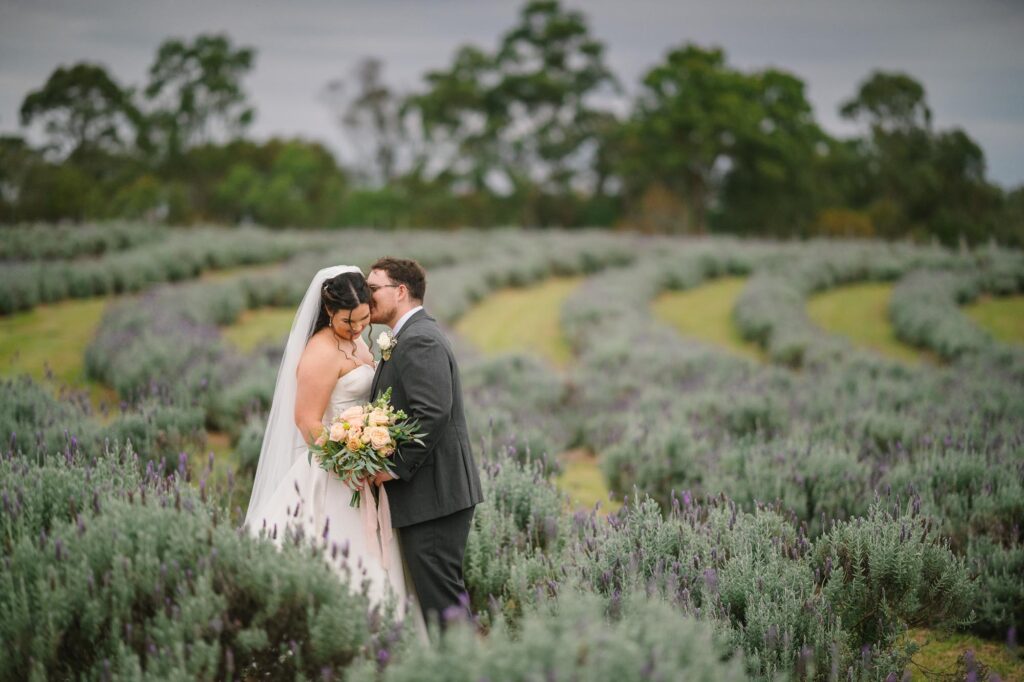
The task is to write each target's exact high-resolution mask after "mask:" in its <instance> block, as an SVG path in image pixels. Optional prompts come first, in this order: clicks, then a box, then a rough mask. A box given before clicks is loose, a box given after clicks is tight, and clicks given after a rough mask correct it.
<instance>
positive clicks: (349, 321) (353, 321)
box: [339, 313, 370, 327]
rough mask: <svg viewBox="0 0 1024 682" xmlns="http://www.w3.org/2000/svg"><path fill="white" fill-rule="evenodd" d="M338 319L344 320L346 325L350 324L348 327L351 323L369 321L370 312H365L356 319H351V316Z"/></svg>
mask: <svg viewBox="0 0 1024 682" xmlns="http://www.w3.org/2000/svg"><path fill="white" fill-rule="evenodd" d="M339 321H340V322H344V323H345V324H347V325H348V326H350V327H351V326H352V325H353V324H366V323H367V322H369V321H370V313H366V315H363V316H362V317H361V318H359V319H358V320H353V319H352V318H351V317H343V318H341V320H339Z"/></svg>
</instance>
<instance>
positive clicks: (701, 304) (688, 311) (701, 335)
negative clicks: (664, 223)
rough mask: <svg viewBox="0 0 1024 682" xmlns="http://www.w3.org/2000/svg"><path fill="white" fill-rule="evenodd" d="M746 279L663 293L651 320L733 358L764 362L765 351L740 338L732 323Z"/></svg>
mask: <svg viewBox="0 0 1024 682" xmlns="http://www.w3.org/2000/svg"><path fill="white" fill-rule="evenodd" d="M746 282H747V280H746V278H745V277H721V278H719V279H715V280H711V281H710V282H707V283H705V284H702V285H700V286H697V287H693V288H692V289H684V290H682V291H666V292H664V293H662V294H660V295H659V296H658V297H657V298H655V299H654V302H653V303H652V304H651V309H652V312H653V313H654V316H655V317H656V318H657V319H659V320H661V321H662V322H664V323H666V324H668V325H671V326H672V327H674V328H675V329H676V330H677V331H678V332H679V333H680V334H681V335H683V336H684V337H689V338H693V339H697V340H699V341H703V342H705V343H708V344H711V345H713V346H717V347H719V348H722V349H724V350H726V351H728V352H730V353H733V354H735V355H740V356H743V357H746V358H750V359H751V360H757V361H760V362H765V361H766V360H767V358H766V356H765V354H764V351H762V350H761V348H760V347H759V346H758V345H757V344H754V343H750V342H749V341H746V340H744V339H743V337H742V336H740V332H739V330H738V329H737V328H736V324H735V323H734V322H733V320H732V310H733V308H734V307H735V305H736V299H737V298H739V295H740V293H741V292H742V291H743V287H744V285H745V284H746Z"/></svg>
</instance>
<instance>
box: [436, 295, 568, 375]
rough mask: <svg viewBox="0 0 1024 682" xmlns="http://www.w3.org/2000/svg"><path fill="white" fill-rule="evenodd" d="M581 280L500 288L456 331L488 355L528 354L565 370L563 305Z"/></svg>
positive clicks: (566, 353)
mask: <svg viewBox="0 0 1024 682" xmlns="http://www.w3.org/2000/svg"><path fill="white" fill-rule="evenodd" d="M582 281H583V279H582V278H580V277H558V278H554V279H549V280H545V281H544V282H541V283H539V284H535V285H532V286H528V287H522V288H513V289H502V290H500V291H497V292H495V293H493V294H491V295H490V296H488V297H487V298H486V299H484V300H483V301H482V302H481V303H480V304H478V305H477V306H475V307H473V308H471V309H470V310H469V312H467V313H466V314H465V315H463V316H462V317H461V318H460V319H459V321H458V322H457V323H456V324H455V331H456V332H458V334H459V335H460V336H461V337H463V338H465V339H466V340H468V341H469V342H470V343H472V344H473V345H474V346H475V347H476V348H477V349H479V350H480V351H481V352H483V353H485V354H487V355H499V354H501V353H513V352H516V353H528V354H531V355H535V356H538V357H540V358H543V359H544V360H547V361H548V362H549V363H551V364H552V365H553V366H555V367H559V368H561V367H565V366H566V365H567V364H568V363H569V360H570V359H571V353H570V349H569V344H568V343H567V342H566V340H565V336H564V335H563V334H562V323H561V315H562V304H563V303H564V302H565V300H566V299H567V298H568V297H569V295H570V294H572V292H573V291H575V290H576V288H577V287H578V286H579V285H580V283H581V282H582Z"/></svg>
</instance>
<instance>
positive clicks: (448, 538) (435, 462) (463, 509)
mask: <svg viewBox="0 0 1024 682" xmlns="http://www.w3.org/2000/svg"><path fill="white" fill-rule="evenodd" d="M366 281H367V284H368V285H369V287H370V291H371V293H372V300H371V317H370V321H371V322H372V323H375V324H376V323H381V324H386V325H388V326H389V327H391V329H392V332H391V336H392V338H393V339H394V343H393V348H392V350H391V356H390V358H389V359H387V360H385V359H383V358H382V359H381V362H380V364H378V365H377V372H376V374H375V375H374V377H373V388H372V391H371V393H372V399H373V400H376V399H377V398H378V397H379V396H380V395H381V394H383V393H384V392H385V391H386V390H387V389H388V388H390V389H391V404H392V405H393V406H394V407H395V409H398V410H403V411H404V412H405V413H406V414H407V415H409V418H410V419H415V420H418V421H419V426H420V428H419V431H420V432H422V433H425V434H426V435H425V436H423V438H422V440H423V445H419V444H418V443H409V444H406V445H403V446H402V448H401V450H400V451H399V453H398V454H397V455H395V457H394V463H393V468H394V470H395V474H396V475H395V476H394V477H392V476H391V475H389V474H387V473H381V474H378V475H377V477H376V478H375V479H374V483H376V484H377V485H382V484H386V485H387V490H388V498H389V500H390V505H391V525H392V526H394V527H395V528H398V529H401V530H400V538H399V539H400V540H401V547H402V556H403V557H404V558H405V563H406V565H407V566H408V569H409V574H410V577H411V578H412V581H413V584H414V585H415V586H416V594H417V597H418V598H419V602H420V606H421V608H422V609H423V615H424V617H425V618H426V619H427V620H428V621H429V620H430V619H431V618H432V617H436V618H438V620H439V621H440V622H441V625H442V626H443V625H444V614H445V610H446V609H449V608H451V607H456V608H459V606H460V602H461V598H462V595H463V594H464V593H465V592H466V586H465V584H464V582H463V577H462V558H463V555H464V554H465V550H466V538H467V537H468V536H469V526H470V523H471V522H472V520H473V507H474V506H475V505H477V504H479V503H480V502H482V501H483V495H482V494H481V491H480V475H479V474H478V473H477V468H476V463H475V462H474V461H473V453H472V451H471V450H470V447H469V435H468V431H467V429H466V416H465V414H464V412H463V407H462V385H461V383H460V381H459V368H458V365H456V364H455V356H454V355H453V354H452V349H451V347H450V346H449V344H448V339H446V338H445V336H444V334H442V333H441V329H440V328H439V327H438V325H437V321H436V320H434V318H432V317H430V315H428V314H427V312H426V311H425V310H424V309H423V296H424V293H425V291H426V286H427V282H426V273H425V272H424V271H423V268H422V267H421V266H420V264H419V263H417V262H416V261H412V260H402V259H398V258H382V259H380V260H378V261H377V262H376V263H374V264H373V267H372V268H371V269H370V274H369V276H368V277H367V278H366Z"/></svg>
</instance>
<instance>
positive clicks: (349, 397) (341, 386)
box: [323, 365, 375, 425]
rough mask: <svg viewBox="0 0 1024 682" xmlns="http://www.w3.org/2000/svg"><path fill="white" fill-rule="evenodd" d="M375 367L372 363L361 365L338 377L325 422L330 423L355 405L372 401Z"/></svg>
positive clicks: (328, 404) (325, 413) (325, 412)
mask: <svg viewBox="0 0 1024 682" xmlns="http://www.w3.org/2000/svg"><path fill="white" fill-rule="evenodd" d="M374 371H375V370H374V369H373V367H371V366H370V365H359V366H358V367H355V368H354V369H351V370H349V371H348V372H347V373H345V374H344V375H342V376H340V377H338V382H337V383H336V384H334V390H333V391H331V399H330V400H328V401H327V409H326V410H325V411H324V418H323V423H324V424H325V425H326V424H330V423H331V421H332V420H333V419H334V417H335V416H336V415H338V414H341V413H342V412H344V411H345V410H346V409H348V408H349V407H352V406H353V405H363V404H365V403H368V402H370V389H371V388H372V387H373V375H374Z"/></svg>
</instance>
